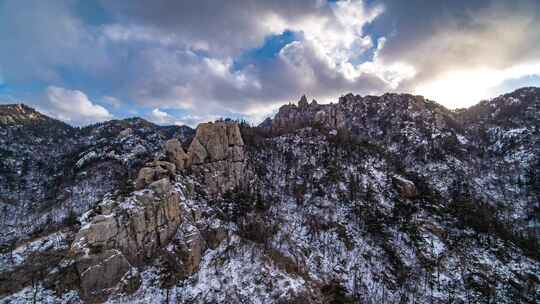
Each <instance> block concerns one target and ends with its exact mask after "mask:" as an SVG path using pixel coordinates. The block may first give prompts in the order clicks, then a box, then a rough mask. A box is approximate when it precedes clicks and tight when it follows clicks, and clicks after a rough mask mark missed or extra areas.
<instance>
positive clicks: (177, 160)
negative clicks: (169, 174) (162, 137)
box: [165, 139, 189, 170]
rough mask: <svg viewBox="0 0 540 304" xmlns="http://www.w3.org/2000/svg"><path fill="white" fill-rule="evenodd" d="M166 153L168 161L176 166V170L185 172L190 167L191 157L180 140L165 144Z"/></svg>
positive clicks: (169, 141)
mask: <svg viewBox="0 0 540 304" xmlns="http://www.w3.org/2000/svg"><path fill="white" fill-rule="evenodd" d="M165 153H166V155H167V159H168V160H169V161H170V162H171V163H173V164H175V165H176V169H178V170H184V169H186V168H187V167H188V166H189V156H188V154H187V153H186V152H184V148H182V144H181V143H180V141H178V139H170V140H168V141H167V142H166V143H165Z"/></svg>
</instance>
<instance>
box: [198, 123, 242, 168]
mask: <svg viewBox="0 0 540 304" xmlns="http://www.w3.org/2000/svg"><path fill="white" fill-rule="evenodd" d="M243 147H244V141H243V140H242V135H241V134H240V127H239V126H238V124H237V123H229V122H214V123H212V122H209V123H202V124H199V126H197V131H196V133H195V137H194V138H193V141H192V142H191V145H190V146H189V149H188V154H189V157H190V164H195V165H197V164H201V163H206V162H215V161H220V160H226V159H229V160H233V161H241V160H243V159H244V154H243Z"/></svg>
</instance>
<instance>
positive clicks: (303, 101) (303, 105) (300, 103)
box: [298, 95, 309, 109]
mask: <svg viewBox="0 0 540 304" xmlns="http://www.w3.org/2000/svg"><path fill="white" fill-rule="evenodd" d="M308 106H309V104H308V101H307V98H306V95H302V97H301V98H300V100H299V101H298V108H300V109H304V108H307V107H308Z"/></svg>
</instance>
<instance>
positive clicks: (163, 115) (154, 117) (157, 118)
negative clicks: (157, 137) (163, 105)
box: [148, 108, 174, 125]
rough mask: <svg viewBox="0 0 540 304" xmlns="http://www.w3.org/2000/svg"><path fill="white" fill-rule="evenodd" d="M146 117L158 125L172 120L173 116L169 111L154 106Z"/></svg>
mask: <svg viewBox="0 0 540 304" xmlns="http://www.w3.org/2000/svg"><path fill="white" fill-rule="evenodd" d="M148 118H149V119H150V121H151V122H155V123H157V124H160V125H163V124H170V123H171V121H173V120H174V117H172V116H171V115H170V114H169V113H167V112H164V111H161V110H160V109H158V108H155V109H154V110H152V112H150V115H149V116H148Z"/></svg>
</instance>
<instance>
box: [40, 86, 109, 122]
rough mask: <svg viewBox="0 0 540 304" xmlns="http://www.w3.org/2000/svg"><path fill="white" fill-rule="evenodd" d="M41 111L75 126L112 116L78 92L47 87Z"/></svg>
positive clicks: (107, 118)
mask: <svg viewBox="0 0 540 304" xmlns="http://www.w3.org/2000/svg"><path fill="white" fill-rule="evenodd" d="M41 106H42V107H43V111H44V112H46V113H48V114H49V115H52V116H53V117H55V118H58V119H60V120H64V121H66V122H70V123H73V124H76V125H81V124H88V123H93V122H98V121H104V120H109V119H111V118H113V115H112V114H111V113H109V111H107V109H105V108H104V107H102V106H100V105H97V104H94V103H93V102H92V101H91V100H89V99H88V96H86V94H84V93H83V92H81V91H78V90H69V89H65V88H61V87H56V86H49V87H48V88H47V90H46V101H45V103H44V104H42V105H41Z"/></svg>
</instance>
